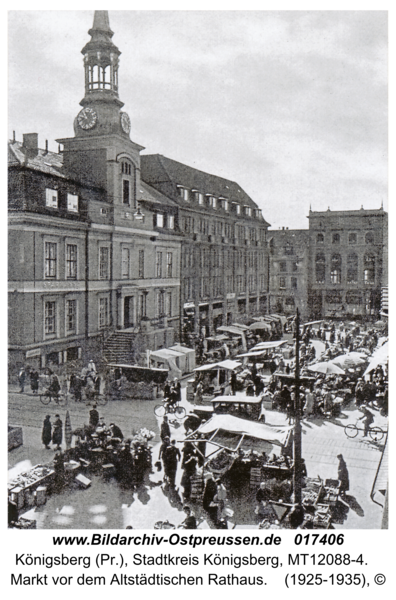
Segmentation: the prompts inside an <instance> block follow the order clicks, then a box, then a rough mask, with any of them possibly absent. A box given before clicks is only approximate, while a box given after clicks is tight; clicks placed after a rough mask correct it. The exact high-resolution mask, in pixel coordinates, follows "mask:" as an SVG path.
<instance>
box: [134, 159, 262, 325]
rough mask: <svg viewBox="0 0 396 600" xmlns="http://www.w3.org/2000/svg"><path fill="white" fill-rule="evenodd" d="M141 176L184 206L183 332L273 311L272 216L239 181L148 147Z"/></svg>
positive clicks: (180, 216)
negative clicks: (270, 285) (267, 215)
mask: <svg viewBox="0 0 396 600" xmlns="http://www.w3.org/2000/svg"><path fill="white" fill-rule="evenodd" d="M141 166H142V179H143V180H144V181H145V182H146V183H148V184H150V185H151V186H152V187H154V188H156V189H157V190H158V191H159V192H161V193H162V194H163V195H165V196H166V197H167V198H168V199H169V200H171V201H172V202H175V203H176V204H177V206H178V221H177V225H178V227H179V229H180V232H181V233H182V234H183V238H182V250H181V255H182V263H181V271H180V273H181V307H180V312H181V315H182V317H183V334H191V333H193V334H195V335H204V336H208V335H213V334H214V333H215V332H216V330H217V328H218V327H220V326H225V325H231V324H232V323H233V322H235V321H237V322H242V323H244V322H246V320H247V319H249V318H250V317H252V316H256V315H259V314H264V313H266V312H267V310H268V309H267V297H268V266H269V265H268V250H267V238H266V236H267V228H268V226H269V224H268V223H267V222H266V221H265V219H264V218H263V216H262V214H261V210H260V209H259V207H258V206H257V204H256V203H255V202H254V201H253V200H252V199H251V198H250V197H249V196H248V195H247V194H246V192H244V190H243V189H242V188H241V187H240V186H239V185H238V184H237V183H235V182H234V181H230V180H227V179H224V178H222V177H217V176H215V175H211V174H209V173H204V172H202V171H199V170H198V169H194V168H192V167H188V166H187V165H183V164H181V163H178V162H176V161H173V160H171V159H169V158H166V157H165V156H162V155H158V154H155V155H143V156H142V161H141Z"/></svg>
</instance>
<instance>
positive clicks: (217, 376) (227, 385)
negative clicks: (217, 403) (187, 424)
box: [187, 359, 241, 406]
mask: <svg viewBox="0 0 396 600" xmlns="http://www.w3.org/2000/svg"><path fill="white" fill-rule="evenodd" d="M240 368H241V363H240V362H239V361H237V360H229V359H227V360H223V361H220V362H216V363H210V364H206V365H202V366H201V367H197V368H196V369H194V373H195V378H194V379H189V380H188V381H187V400H188V401H189V402H192V403H194V404H196V405H209V406H211V401H212V399H213V398H214V397H215V396H220V395H224V396H226V395H228V394H230V393H231V376H232V373H237V372H238V371H239V370H240ZM198 384H200V386H201V388H202V393H201V394H200V395H197V394H195V391H196V389H197V386H198Z"/></svg>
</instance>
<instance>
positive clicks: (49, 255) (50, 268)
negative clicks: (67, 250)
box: [45, 242, 57, 279]
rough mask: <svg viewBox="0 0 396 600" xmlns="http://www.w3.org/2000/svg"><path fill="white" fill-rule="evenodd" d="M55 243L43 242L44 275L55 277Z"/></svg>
mask: <svg viewBox="0 0 396 600" xmlns="http://www.w3.org/2000/svg"><path fill="white" fill-rule="evenodd" d="M56 250H57V249H56V243H54V242H45V277H46V278H47V279H56Z"/></svg>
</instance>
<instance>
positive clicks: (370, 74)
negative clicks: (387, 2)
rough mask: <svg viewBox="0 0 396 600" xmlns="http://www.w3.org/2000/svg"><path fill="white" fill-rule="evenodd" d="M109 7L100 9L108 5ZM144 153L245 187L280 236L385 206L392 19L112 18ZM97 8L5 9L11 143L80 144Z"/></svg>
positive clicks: (368, 15)
mask: <svg viewBox="0 0 396 600" xmlns="http://www.w3.org/2000/svg"><path fill="white" fill-rule="evenodd" d="M99 8H101V7H99ZM109 17H110V26H111V28H112V30H113V31H114V36H113V41H114V43H115V44H116V45H117V46H118V48H119V49H120V51H121V53H122V54H121V57H120V68H119V94H120V99H121V100H122V101H123V102H124V104H125V106H124V108H123V110H125V111H126V112H128V114H129V115H130V117H131V121H132V128H131V139H132V140H133V141H135V142H136V143H138V144H140V145H142V146H144V147H145V150H144V151H143V153H149V154H156V153H159V154H163V155H165V156H167V157H169V158H172V159H174V160H177V161H179V162H182V163H185V164H187V165H190V166H193V167H195V168H197V169H201V170H202V171H206V172H209V173H213V174H215V175H219V176H221V177H225V178H227V179H231V180H234V181H237V182H238V183H239V185H240V186H241V187H242V188H243V189H244V190H245V191H246V192H247V193H248V194H249V195H250V197H251V198H252V199H253V200H254V201H255V202H256V203H257V204H258V206H259V207H260V208H261V209H262V211H263V216H264V218H265V219H266V220H267V221H268V222H269V223H270V224H271V227H272V228H278V227H282V226H284V227H290V228H307V227H308V219H307V215H308V213H309V209H310V207H311V208H312V210H316V211H319V210H327V209H328V208H329V207H330V209H331V210H355V209H360V208H361V206H363V207H364V208H371V209H372V208H380V206H381V203H383V205H384V208H385V209H386V208H387V168H388V165H387V143H388V140H387V130H388V124H387V93H388V90H387V69H388V65H387V13H386V12H385V11H298V12H293V11H241V10H239V11H194V10H193V11H148V10H147V11H109ZM92 22H93V11H92V10H87V11H86V10H81V11H45V10H44V11H10V12H9V45H8V51H9V65H8V68H9V72H8V82H9V107H8V108H9V112H8V123H9V137H12V132H13V130H15V132H16V139H17V140H22V135H23V133H31V132H37V133H38V134H39V145H40V146H41V147H44V146H45V140H47V139H48V142H49V148H50V150H55V151H56V150H57V143H56V142H55V140H56V139H57V138H63V137H72V136H74V132H73V120H74V118H75V116H76V115H77V113H78V112H79V110H80V109H81V107H80V106H79V102H80V100H81V99H82V98H83V96H84V74H83V63H82V54H81V49H82V48H83V46H84V45H85V44H86V43H87V42H88V41H89V39H90V36H89V35H88V33H87V32H88V29H90V27H91V26H92Z"/></svg>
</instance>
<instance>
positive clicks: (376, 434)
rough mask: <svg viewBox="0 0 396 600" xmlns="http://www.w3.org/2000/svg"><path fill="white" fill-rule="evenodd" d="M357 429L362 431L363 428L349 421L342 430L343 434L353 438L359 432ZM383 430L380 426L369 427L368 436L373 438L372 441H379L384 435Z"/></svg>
mask: <svg viewBox="0 0 396 600" xmlns="http://www.w3.org/2000/svg"><path fill="white" fill-rule="evenodd" d="M359 431H364V429H361V428H360V427H358V426H357V425H356V423H355V424H353V423H350V424H349V425H346V427H345V428H344V432H345V435H346V436H347V437H348V438H350V439H353V438H355V437H356V436H357V434H358V433H359ZM385 433H386V432H385V431H384V430H383V429H381V427H369V429H368V434H369V436H370V438H371V439H372V440H373V442H379V441H381V440H382V438H383V437H384V435H385Z"/></svg>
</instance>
